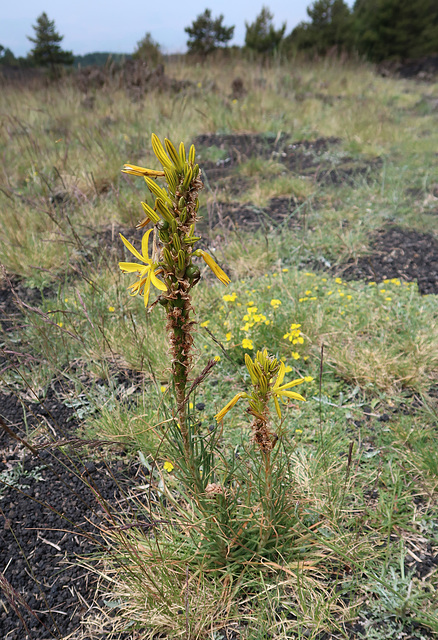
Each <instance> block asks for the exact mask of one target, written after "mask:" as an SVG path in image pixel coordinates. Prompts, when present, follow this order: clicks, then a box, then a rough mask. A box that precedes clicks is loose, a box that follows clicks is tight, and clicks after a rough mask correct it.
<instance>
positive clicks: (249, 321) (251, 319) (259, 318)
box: [240, 303, 271, 331]
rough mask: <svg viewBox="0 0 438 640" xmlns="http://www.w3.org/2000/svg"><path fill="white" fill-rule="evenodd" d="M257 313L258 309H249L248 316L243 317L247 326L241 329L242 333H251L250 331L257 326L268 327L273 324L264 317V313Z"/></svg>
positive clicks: (247, 310)
mask: <svg viewBox="0 0 438 640" xmlns="http://www.w3.org/2000/svg"><path fill="white" fill-rule="evenodd" d="M248 304H251V303H248ZM257 311H258V308H257V307H254V306H249V307H247V309H246V314H245V315H244V316H243V320H244V321H245V324H244V325H243V327H240V328H241V330H242V331H249V329H251V328H252V327H253V326H254V325H255V324H261V323H264V324H266V325H269V324H270V323H271V321H270V320H268V319H267V317H266V316H265V315H263V313H257Z"/></svg>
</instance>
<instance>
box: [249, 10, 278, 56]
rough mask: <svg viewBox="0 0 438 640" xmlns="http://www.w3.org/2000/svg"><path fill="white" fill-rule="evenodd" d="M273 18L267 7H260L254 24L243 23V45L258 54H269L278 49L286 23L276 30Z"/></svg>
mask: <svg viewBox="0 0 438 640" xmlns="http://www.w3.org/2000/svg"><path fill="white" fill-rule="evenodd" d="M273 19H274V16H273V15H272V13H271V12H270V11H269V9H268V7H262V10H261V12H260V13H259V15H258V16H257V17H256V19H255V20H254V22H252V23H251V24H249V23H248V22H245V27H246V34H245V45H246V46H247V47H248V49H253V50H254V51H257V52H258V53H263V54H266V53H269V52H271V51H274V50H275V49H277V48H278V45H279V44H280V42H281V41H282V39H283V36H284V32H285V31H286V23H284V24H283V26H282V27H281V28H280V29H278V30H276V29H274V24H273Z"/></svg>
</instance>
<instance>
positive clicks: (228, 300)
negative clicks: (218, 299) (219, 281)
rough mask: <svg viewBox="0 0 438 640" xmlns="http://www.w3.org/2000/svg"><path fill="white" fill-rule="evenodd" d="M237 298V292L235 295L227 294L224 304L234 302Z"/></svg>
mask: <svg viewBox="0 0 438 640" xmlns="http://www.w3.org/2000/svg"><path fill="white" fill-rule="evenodd" d="M236 298H237V293H236V292H235V291H233V293H231V294H228V293H226V294H225V295H224V296H222V300H223V301H224V302H234V301H235V299H236Z"/></svg>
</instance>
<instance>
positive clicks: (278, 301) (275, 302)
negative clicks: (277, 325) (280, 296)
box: [271, 298, 281, 309]
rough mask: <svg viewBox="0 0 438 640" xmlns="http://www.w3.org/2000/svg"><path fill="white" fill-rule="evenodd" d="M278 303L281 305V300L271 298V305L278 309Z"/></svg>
mask: <svg viewBox="0 0 438 640" xmlns="http://www.w3.org/2000/svg"><path fill="white" fill-rule="evenodd" d="M280 305H281V300H277V299H276V298H273V299H272V300H271V307H274V309H278V307H279V306H280Z"/></svg>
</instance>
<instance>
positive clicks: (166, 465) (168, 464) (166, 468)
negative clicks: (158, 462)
mask: <svg viewBox="0 0 438 640" xmlns="http://www.w3.org/2000/svg"><path fill="white" fill-rule="evenodd" d="M163 469H164V471H167V473H170V472H171V471H173V469H174V466H173V464H172V463H171V462H170V461H169V460H166V462H165V463H164V464H163Z"/></svg>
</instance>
